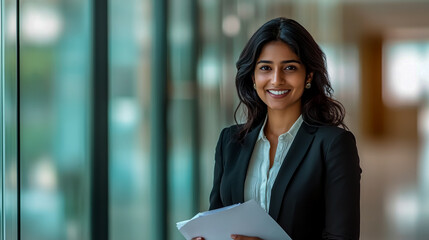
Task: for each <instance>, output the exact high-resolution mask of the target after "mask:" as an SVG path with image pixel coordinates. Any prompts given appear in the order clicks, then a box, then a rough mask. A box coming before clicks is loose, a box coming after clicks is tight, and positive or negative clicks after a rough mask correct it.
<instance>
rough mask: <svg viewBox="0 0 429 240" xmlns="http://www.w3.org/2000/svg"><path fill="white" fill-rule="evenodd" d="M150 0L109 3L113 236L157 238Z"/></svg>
mask: <svg viewBox="0 0 429 240" xmlns="http://www.w3.org/2000/svg"><path fill="white" fill-rule="evenodd" d="M150 4H151V1H149V0H143V1H140V0H127V1H122V0H110V1H109V9H110V10H109V34H110V35H109V54H110V55H109V69H110V72H109V80H110V86H109V89H110V96H109V114H110V116H109V238H110V239H111V240H116V239H117V240H122V239H127V240H128V239H129V240H132V239H136V240H137V239H157V237H156V236H154V235H153V229H154V226H153V224H152V219H153V217H152V216H151V205H150V199H151V194H152V193H153V192H154V190H153V189H152V187H151V180H150V179H151V174H152V173H151V171H150V169H151V166H150V164H149V163H150V155H149V154H150V152H149V149H150V129H149V126H150V121H149V119H150V116H149V114H148V112H149V111H150V101H149V99H150V79H151V67H152V66H151V64H150V62H151V57H150V53H151V34H150V33H151V29H150V27H149V26H150V25H151V24H152V22H151V17H152V16H151V6H150Z"/></svg>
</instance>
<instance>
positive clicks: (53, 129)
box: [19, 0, 92, 240]
mask: <svg viewBox="0 0 429 240" xmlns="http://www.w3.org/2000/svg"><path fill="white" fill-rule="evenodd" d="M90 12H91V2H90V1H84V0H79V1H48V0H46V1H44V0H42V1H36V2H34V1H22V2H21V5H20V20H21V24H20V32H19V33H20V49H19V50H20V72H19V73H20V79H19V81H20V89H19V91H20V106H19V107H20V173H21V179H20V180H21V186H20V194H21V202H20V204H21V206H20V207H21V222H20V225H21V239H32V240H37V239H45V240H47V239H52V240H54V239H89V233H90V215H89V210H90V174H89V173H90V166H91V164H90V146H91V141H90V137H91V135H90V133H91V128H90V126H91V125H90V121H91V115H90V114H91V109H90V106H91V100H90V99H91V98H90V97H91V96H90V92H91V86H92V84H91V66H90V63H91V13H90Z"/></svg>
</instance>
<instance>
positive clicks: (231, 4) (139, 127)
mask: <svg viewBox="0 0 429 240" xmlns="http://www.w3.org/2000/svg"><path fill="white" fill-rule="evenodd" d="M0 2H1V18H0V33H1V48H0V55H1V58H0V63H1V71H0V73H1V75H0V76H1V88H0V90H1V98H0V110H1V118H0V123H1V126H2V127H1V128H0V133H1V136H2V137H1V138H0V150H1V163H2V164H1V165H0V166H1V167H0V170H1V171H0V176H1V178H0V183H1V195H0V196H1V198H0V203H1V204H0V214H1V221H0V222H1V224H0V239H8V240H9V239H31V240H39V239H47V240H50V239H52V240H53V239H70V240H72V239H79V240H80V239H107V236H108V239H112V240H115V239H154V240H156V239H160V240H164V239H168V240H173V239H174V240H175V239H183V238H182V237H181V236H180V234H179V232H178V231H177V230H176V228H175V223H176V222H177V221H181V220H184V219H188V218H190V217H192V216H193V215H194V214H196V213H197V212H198V211H204V210H207V208H208V196H209V192H210V189H211V181H212V171H213V163H214V148H215V144H216V141H217V138H218V134H219V132H220V130H221V129H222V128H223V127H225V126H228V125H231V124H233V123H234V119H233V113H234V110H235V107H236V105H237V97H236V93H235V87H234V76H235V61H236V60H237V58H238V55H239V53H240V51H241V49H242V48H243V47H244V44H245V43H246V41H247V39H248V38H249V37H250V36H251V34H252V33H253V32H254V31H255V30H256V29H257V28H258V27H259V26H260V25H261V24H263V23H264V22H266V21H267V20H269V19H272V18H274V17H278V16H285V17H289V18H294V19H296V20H297V21H298V22H300V23H301V24H302V25H303V26H304V27H306V28H307V29H308V30H309V31H310V32H311V33H312V35H313V36H314V37H315V39H316V41H317V42H318V43H320V45H321V47H322V49H323V50H324V51H325V53H326V55H327V59H328V70H329V73H330V77H331V82H332V85H333V87H334V90H335V94H334V95H335V97H336V98H338V99H339V100H340V101H341V102H342V103H343V104H344V105H345V107H346V109H347V118H346V120H347V124H348V125H349V127H350V129H351V130H352V131H353V132H354V134H355V135H356V137H357V143H358V148H359V154H360V157H361V167H362V169H363V174H362V182H361V183H362V187H361V239H374V240H379V239H398V240H400V239H428V238H429V70H428V69H429V15H428V14H427V13H428V12H429V1H425V0H362V1H358V0H319V1H316V0H300V1H298V0H264V1H256V0H222V1H220V0H110V1H101V0H92V1H86V0H74V1H60V0H37V1H27V0H22V1H19V2H18V1H16V0H1V1H0ZM99 63H101V65H100V64H99ZM103 63H104V65H103ZM103 109H104V110H103Z"/></svg>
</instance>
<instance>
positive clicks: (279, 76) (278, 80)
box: [271, 70, 284, 86]
mask: <svg viewBox="0 0 429 240" xmlns="http://www.w3.org/2000/svg"><path fill="white" fill-rule="evenodd" d="M283 83H284V78H283V73H282V71H281V70H274V71H273V76H272V78H271V84H272V85H273V86H278V85H282V84H283Z"/></svg>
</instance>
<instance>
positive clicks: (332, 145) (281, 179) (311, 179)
mask: <svg viewBox="0 0 429 240" xmlns="http://www.w3.org/2000/svg"><path fill="white" fill-rule="evenodd" d="M237 70H238V72H237V75H236V87H237V91H238V96H239V98H240V103H242V104H244V106H245V107H246V110H247V111H246V114H247V121H246V122H245V123H244V124H242V125H234V126H232V127H229V128H225V129H223V130H222V132H221V134H220V137H219V141H218V144H217V147H216V155H215V167H214V182H213V189H212V192H211V194H210V209H216V208H220V207H224V206H228V205H232V204H235V203H240V202H244V201H247V200H250V199H254V200H256V201H257V202H258V203H259V204H260V205H261V207H262V208H264V209H265V210H266V211H267V212H268V213H269V214H270V215H271V217H272V218H273V219H274V220H276V221H277V223H278V224H279V225H280V226H281V227H282V228H283V229H284V230H285V231H286V232H287V233H288V235H289V236H290V237H291V238H292V239H294V240H297V239H358V238H359V221H360V208H359V202H360V199H359V198H360V175H361V169H360V167H359V157H358V152H357V149H356V142H355V138H354V136H353V134H352V133H351V132H349V131H347V130H345V129H347V128H346V126H345V125H344V122H343V120H344V115H345V113H344V109H343V107H342V105H341V104H340V103H339V102H338V101H336V100H334V99H332V98H331V92H332V88H331V85H330V83H329V80H328V74H327V70H326V59H325V55H324V53H323V52H322V51H321V49H320V48H319V46H318V45H317V43H316V42H315V41H314V39H313V38H312V36H311V35H310V34H309V33H308V32H307V30H305V29H304V28H303V27H302V26H301V25H300V24H298V23H297V22H296V21H294V20H291V19H286V18H276V19H273V20H271V21H269V22H267V23H266V24H264V25H263V26H262V27H261V28H260V29H258V30H257V31H256V33H255V34H254V35H253V36H252V37H251V39H250V40H249V42H248V43H247V45H246V46H245V48H244V50H243V52H242V53H241V55H240V59H239V60H238V62H237ZM237 109H238V108H237ZM236 113H237V111H236ZM340 127H341V128H340ZM231 238H232V239H259V238H257V237H252V236H240V235H232V236H231Z"/></svg>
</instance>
